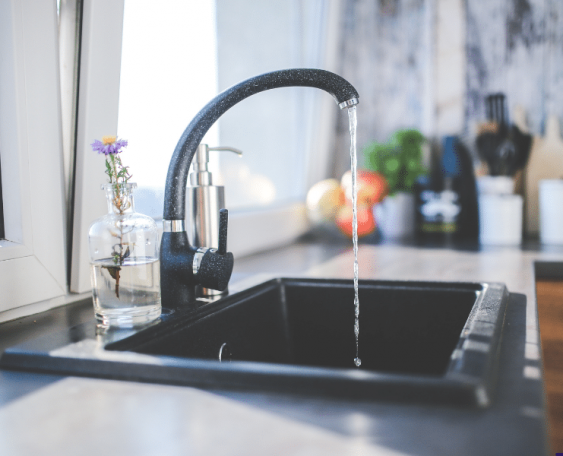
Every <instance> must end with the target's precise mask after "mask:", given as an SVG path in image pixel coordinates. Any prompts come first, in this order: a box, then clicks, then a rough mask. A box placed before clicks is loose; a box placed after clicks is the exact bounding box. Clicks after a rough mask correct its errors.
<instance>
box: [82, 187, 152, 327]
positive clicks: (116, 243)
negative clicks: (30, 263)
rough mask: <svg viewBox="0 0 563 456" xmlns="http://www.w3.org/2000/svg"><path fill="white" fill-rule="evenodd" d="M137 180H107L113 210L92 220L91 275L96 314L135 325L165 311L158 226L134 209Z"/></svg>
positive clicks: (108, 321)
mask: <svg viewBox="0 0 563 456" xmlns="http://www.w3.org/2000/svg"><path fill="white" fill-rule="evenodd" d="M136 187H137V184H106V185H103V186H102V189H104V190H105V192H106V198H107V203H108V214H107V215H104V216H103V217H101V218H99V219H98V220H96V221H95V222H94V223H92V225H91V226H90V230H89V232H88V241H89V248H90V264H91V271H90V277H91V281H92V295H93V298H94V311H95V314H96V318H97V319H98V320H99V321H100V322H101V323H102V324H103V325H105V326H134V325H139V324H144V323H148V322H150V321H152V320H154V319H156V318H158V317H159V316H160V313H161V303H160V263H159V259H158V229H157V226H156V223H155V222H154V220H153V219H152V218H151V217H148V216H146V215H143V214H139V213H138V212H135V204H134V200H133V190H134V189H135V188H136Z"/></svg>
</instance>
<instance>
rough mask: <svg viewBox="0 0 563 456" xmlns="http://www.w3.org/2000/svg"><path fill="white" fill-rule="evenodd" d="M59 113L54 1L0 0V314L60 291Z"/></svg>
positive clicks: (45, 303) (47, 303) (50, 299)
mask: <svg viewBox="0 0 563 456" xmlns="http://www.w3.org/2000/svg"><path fill="white" fill-rule="evenodd" d="M60 113H61V106H60V86H59V68H58V19H57V4H56V1H55V0H53V1H49V2H47V1H40V2H37V1H34V0H0V157H1V160H2V190H3V191H2V195H3V203H4V219H5V237H6V239H5V240H1V241H0V312H2V318H1V319H2V320H5V319H7V317H6V315H7V314H10V311H13V310H14V309H18V308H20V309H21V308H22V307H23V306H30V305H34V306H35V309H36V311H38V309H41V308H49V307H53V306H54V305H59V304H60V303H58V301H56V299H57V298H59V300H62V299H64V296H65V295H66V265H65V258H66V248H65V234H66V233H65V222H64V220H65V214H64V181H63V167H62V139H61V120H60V119H61V114H60ZM24 313H33V311H29V309H28V310H27V311H24ZM10 315H12V316H14V315H16V314H14V313H13V312H12V313H11V314H10Z"/></svg>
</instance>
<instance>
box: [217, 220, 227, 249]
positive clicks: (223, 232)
mask: <svg viewBox="0 0 563 456" xmlns="http://www.w3.org/2000/svg"><path fill="white" fill-rule="evenodd" d="M228 227H229V211H228V210H227V209H220V210H219V244H218V245H219V247H218V249H217V253H219V255H225V254H226V253H227V231H228Z"/></svg>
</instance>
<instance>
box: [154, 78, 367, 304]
mask: <svg viewBox="0 0 563 456" xmlns="http://www.w3.org/2000/svg"><path fill="white" fill-rule="evenodd" d="M278 87H316V88H318V89H322V90H324V91H326V92H328V93H329V94H331V95H332V96H333V97H334V98H335V100H336V102H337V103H338V106H339V107H340V108H341V109H343V108H346V107H350V106H354V105H356V104H358V99H359V95H358V92H357V91H356V89H355V88H354V87H353V86H352V85H351V84H350V83H349V82H348V81H346V80H345V79H343V78H342V77H340V76H338V75H336V74H334V73H331V72H329V71H325V70H317V69H308V68H304V69H303V68H297V69H290V70H280V71H273V72H271V73H265V74H262V75H260V76H255V77H253V78H250V79H247V80H246V81H243V82H241V83H239V84H237V85H234V86H233V87H231V88H229V89H227V90H225V91H223V92H221V93H220V94H219V95H217V96H216V97H215V98H214V99H213V100H211V101H210V102H209V103H208V104H207V105H206V106H205V107H204V108H203V109H202V110H201V111H200V112H199V113H198V114H197V115H196V116H195V117H194V119H193V120H192V121H191V122H190V124H189V125H188V126H187V128H186V129H185V130H184V133H183V134H182V136H181V137H180V140H179V141H178V144H177V145H176V149H175V150H174V154H173V156H172V159H171V161H170V166H169V168H168V175H167V177H166V189H165V196H164V217H163V218H164V232H163V234H162V243H161V248H160V284H161V293H162V304H163V305H164V306H165V307H168V308H174V307H179V306H181V305H186V304H192V303H194V302H195V299H196V296H195V287H196V286H197V285H201V286H203V287H205V288H212V289H215V290H224V289H226V288H227V285H228V283H229V279H230V278H231V273H232V271H233V264H234V259H233V254H232V253H230V252H227V221H228V213H227V210H226V209H222V210H221V214H220V228H219V231H220V233H219V248H218V249H217V250H215V249H208V248H199V249H196V248H194V247H192V246H190V243H189V241H188V236H187V233H186V230H185V221H184V219H185V206H186V184H187V179H188V172H189V169H190V164H191V162H192V159H193V157H194V154H195V152H196V150H197V147H198V146H199V143H200V142H201V140H202V139H203V137H204V136H205V134H206V133H207V131H208V130H209V128H210V127H211V126H212V125H213V124H214V123H215V122H216V121H217V119H219V117H221V116H222V115H223V114H224V113H225V112H226V111H228V110H229V109H230V108H232V107H233V106H234V105H235V104H237V103H238V102H239V101H241V100H244V99H245V98H248V97H249V96H251V95H254V94H256V93H259V92H263V91H265V90H269V89H276V88H278Z"/></svg>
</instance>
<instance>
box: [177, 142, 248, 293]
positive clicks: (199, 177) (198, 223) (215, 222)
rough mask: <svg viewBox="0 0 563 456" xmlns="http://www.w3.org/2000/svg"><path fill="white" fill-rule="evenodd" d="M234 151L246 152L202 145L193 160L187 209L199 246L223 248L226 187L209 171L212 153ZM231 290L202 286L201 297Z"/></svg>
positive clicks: (190, 234)
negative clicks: (221, 213) (221, 243)
mask: <svg viewBox="0 0 563 456" xmlns="http://www.w3.org/2000/svg"><path fill="white" fill-rule="evenodd" d="M210 151H213V152H233V153H235V154H237V155H239V156H241V155H242V152H241V151H240V150H238V149H235V148H234V147H209V146H208V145H207V144H200V145H199V146H198V148H197V151H196V154H195V157H194V160H193V162H192V172H191V173H190V177H189V185H188V188H187V191H188V194H187V198H186V212H187V214H188V217H189V218H188V220H191V224H189V226H188V237H189V239H190V241H191V243H192V245H193V246H194V247H196V248H198V247H209V248H214V249H218V248H219V227H220V223H219V222H220V217H219V211H220V210H221V209H224V208H225V187H223V186H222V185H214V184H213V175H212V173H211V171H209V152H210ZM226 292H227V290H223V291H218V290H213V289H211V288H203V287H201V292H198V293H197V294H198V295H201V296H220V295H222V294H225V293H226Z"/></svg>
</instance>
